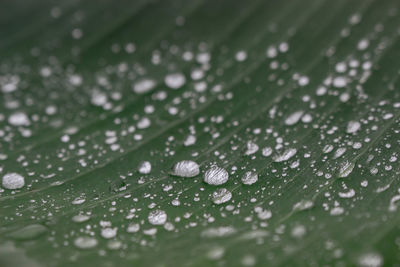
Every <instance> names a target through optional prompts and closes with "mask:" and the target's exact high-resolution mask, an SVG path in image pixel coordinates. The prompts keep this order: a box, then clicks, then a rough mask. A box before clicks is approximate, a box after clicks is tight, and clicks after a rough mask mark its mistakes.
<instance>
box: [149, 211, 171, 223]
mask: <svg viewBox="0 0 400 267" xmlns="http://www.w3.org/2000/svg"><path fill="white" fill-rule="evenodd" d="M147 219H148V220H149V223H151V224H153V225H163V224H164V223H165V222H166V221H167V214H166V213H165V211H163V210H153V211H151V212H150V213H149V216H148V217H147Z"/></svg>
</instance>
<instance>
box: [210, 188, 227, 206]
mask: <svg viewBox="0 0 400 267" xmlns="http://www.w3.org/2000/svg"><path fill="white" fill-rule="evenodd" d="M231 198H232V193H231V192H230V191H229V190H227V189H226V188H219V189H217V190H215V191H214V192H213V194H212V201H213V202H214V204H216V205H219V204H222V203H225V202H228V201H229V200H231Z"/></svg>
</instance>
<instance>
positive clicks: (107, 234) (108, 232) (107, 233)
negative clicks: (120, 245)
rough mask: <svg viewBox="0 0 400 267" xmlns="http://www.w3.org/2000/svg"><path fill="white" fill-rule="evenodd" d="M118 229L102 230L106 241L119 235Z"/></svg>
mask: <svg viewBox="0 0 400 267" xmlns="http://www.w3.org/2000/svg"><path fill="white" fill-rule="evenodd" d="M117 230H118V229H117V228H103V229H101V236H102V237H103V238H106V239H110V238H113V237H115V236H116V235H117Z"/></svg>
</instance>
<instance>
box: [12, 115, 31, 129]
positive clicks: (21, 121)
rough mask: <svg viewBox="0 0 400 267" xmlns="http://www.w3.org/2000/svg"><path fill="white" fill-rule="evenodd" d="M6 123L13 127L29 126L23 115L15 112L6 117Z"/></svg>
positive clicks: (26, 118)
mask: <svg viewBox="0 0 400 267" xmlns="http://www.w3.org/2000/svg"><path fill="white" fill-rule="evenodd" d="M8 123H9V124H11V125H13V126H27V125H29V124H30V121H29V118H28V116H27V115H26V114H25V113H23V112H15V113H13V114H11V115H10V117H8Z"/></svg>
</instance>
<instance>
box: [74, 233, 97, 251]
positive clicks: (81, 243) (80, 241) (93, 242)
mask: <svg viewBox="0 0 400 267" xmlns="http://www.w3.org/2000/svg"><path fill="white" fill-rule="evenodd" d="M74 245H75V246H76V247H78V248H82V249H89V248H94V247H95V246H97V239H95V238H94V237H89V236H85V237H78V238H76V239H75V240H74Z"/></svg>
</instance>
